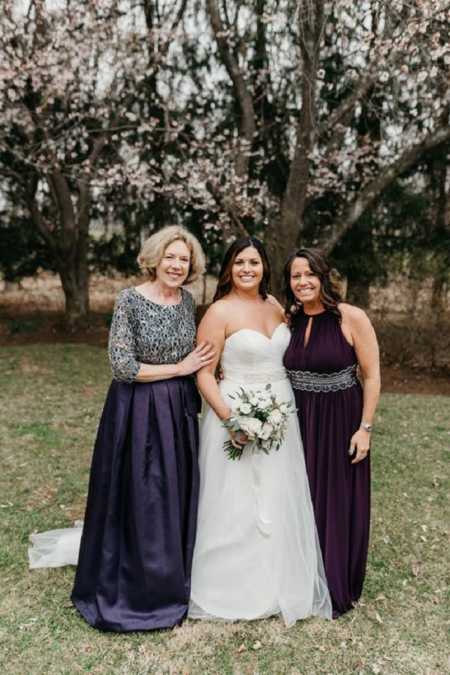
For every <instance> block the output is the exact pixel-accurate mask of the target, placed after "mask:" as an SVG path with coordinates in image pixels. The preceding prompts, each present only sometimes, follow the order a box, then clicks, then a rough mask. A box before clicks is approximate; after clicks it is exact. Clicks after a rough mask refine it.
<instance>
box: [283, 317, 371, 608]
mask: <svg viewBox="0 0 450 675" xmlns="http://www.w3.org/2000/svg"><path fill="white" fill-rule="evenodd" d="M310 319H311V332H310V335H309V339H308V341H307V344H306V345H305V336H306V331H307V326H308V322H309V320H310ZM284 364H285V367H286V369H287V370H288V374H289V377H290V380H291V383H292V386H293V388H294V394H295V400H296V405H297V409H298V418H299V423H300V428H301V433H302V438H303V445H304V449H305V459H306V469H307V472H308V478H309V484H310V489H311V497H312V502H313V506H314V512H315V517H316V523H317V530H318V534H319V540H320V545H321V548H322V554H323V560H324V564H325V572H326V576H327V581H328V587H329V590H330V595H331V598H332V601H333V616H334V617H337V616H339V615H340V614H343V613H344V612H347V611H348V610H349V609H351V608H352V607H353V604H354V603H355V602H356V601H357V600H358V599H359V597H360V595H361V592H362V587H363V582H364V576H365V570H366V560H367V550H368V542H369V523H370V463H369V458H366V459H365V460H363V461H362V462H359V463H358V464H355V465H352V464H351V459H352V458H351V457H350V456H349V454H348V450H349V447H350V439H351V437H352V435H353V434H354V433H355V431H356V430H357V429H358V428H359V425H360V423H361V415H362V405H363V400H362V389H361V385H360V383H359V381H358V379H357V377H356V369H357V359H356V355H355V351H354V349H353V347H352V346H351V345H350V344H349V343H348V341H347V340H346V338H345V337H344V335H343V333H342V330H341V325H340V321H339V318H338V317H337V316H336V315H335V314H334V313H333V312H331V311H329V310H326V311H324V312H322V313H321V314H316V315H314V316H313V317H310V316H308V315H306V314H305V313H304V312H303V311H302V310H300V313H299V314H298V315H297V316H296V317H295V319H294V322H293V326H292V337H291V342H290V344H289V347H288V349H287V351H286V354H285V357H284Z"/></svg>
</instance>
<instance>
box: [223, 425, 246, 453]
mask: <svg viewBox="0 0 450 675" xmlns="http://www.w3.org/2000/svg"><path fill="white" fill-rule="evenodd" d="M228 433H229V434H230V438H231V443H232V445H233V447H235V448H238V449H239V450H242V448H243V447H244V446H245V445H247V443H248V441H249V438H248V436H247V435H246V434H244V432H243V431H232V429H229V430H228Z"/></svg>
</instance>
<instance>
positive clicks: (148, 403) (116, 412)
mask: <svg viewBox="0 0 450 675" xmlns="http://www.w3.org/2000/svg"><path fill="white" fill-rule="evenodd" d="M199 403H200V401H199V395H198V392H197V390H196V387H195V384H194V381H193V379H192V378H188V377H186V378H174V379H170V380H165V381H158V382H153V383H126V382H118V381H113V382H112V384H111V387H110V389H109V392H108V396H107V400H106V404H105V407H104V410H103V415H102V418H101V421H100V425H99V429H98V434H97V440H96V443H95V448H94V455H93V460H92V468H91V475H90V482H89V494H88V501H87V508H86V516H85V522H84V528H83V534H82V538H81V545H80V554H79V560H78V567H77V571H76V577H75V584H74V588H73V592H72V600H73V602H74V604H75V606H76V607H77V609H78V610H79V611H80V613H81V614H82V615H83V617H84V618H85V619H86V621H87V622H88V623H89V624H91V625H92V626H95V627H96V628H99V629H102V630H112V631H134V630H151V629H157V628H166V627H172V626H174V625H176V624H178V623H180V622H181V621H182V620H183V618H184V617H185V615H186V613H187V608H188V602H189V595H190V569H191V562H192V554H193V546H194V539H195V529H196V513H197V501H198V484H199V476H198V458H197V448H198V423H197V415H198V411H199Z"/></svg>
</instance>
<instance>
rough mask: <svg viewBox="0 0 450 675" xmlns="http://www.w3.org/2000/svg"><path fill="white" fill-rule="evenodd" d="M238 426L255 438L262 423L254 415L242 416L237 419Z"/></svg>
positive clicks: (259, 431)
mask: <svg viewBox="0 0 450 675" xmlns="http://www.w3.org/2000/svg"><path fill="white" fill-rule="evenodd" d="M239 426H240V428H241V429H242V431H244V432H245V433H246V434H247V436H248V437H249V438H256V436H259V434H260V433H261V428H262V423H261V422H260V421H259V420H257V419H256V417H250V418H248V417H243V418H242V419H241V420H239Z"/></svg>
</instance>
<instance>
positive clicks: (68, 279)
mask: <svg viewBox="0 0 450 675" xmlns="http://www.w3.org/2000/svg"><path fill="white" fill-rule="evenodd" d="M58 271H59V276H60V278H61V284H62V287H63V291H64V298H65V320H66V322H67V325H68V326H69V328H70V329H71V330H74V329H75V328H76V326H77V325H79V324H80V323H81V322H82V321H84V320H85V319H86V318H87V315H88V312H89V270H88V268H87V265H83V264H79V263H77V261H76V260H74V261H66V262H65V264H62V265H61V266H59V270H58Z"/></svg>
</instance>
